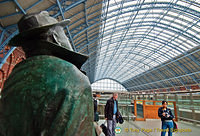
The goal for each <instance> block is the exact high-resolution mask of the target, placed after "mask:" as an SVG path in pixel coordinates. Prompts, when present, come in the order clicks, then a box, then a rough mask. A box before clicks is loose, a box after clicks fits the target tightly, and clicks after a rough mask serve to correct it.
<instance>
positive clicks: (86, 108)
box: [0, 55, 95, 136]
mask: <svg viewBox="0 0 200 136" xmlns="http://www.w3.org/2000/svg"><path fill="white" fill-rule="evenodd" d="M0 135H3V136H93V135H95V133H94V129H93V103H92V93H91V87H90V83H89V80H88V78H87V76H85V75H84V74H83V73H82V72H81V71H80V70H79V69H77V68H76V67H75V66H74V65H73V64H71V63H69V62H67V61H65V60H62V59H59V58H57V57H53V56H47V55H41V56H35V57H31V58H28V59H27V60H25V61H23V62H21V63H19V64H17V65H16V67H15V68H14V69H13V71H12V73H11V75H10V76H9V78H8V79H7V81H6V83H5V86H4V89H3V90H2V98H1V101H0Z"/></svg>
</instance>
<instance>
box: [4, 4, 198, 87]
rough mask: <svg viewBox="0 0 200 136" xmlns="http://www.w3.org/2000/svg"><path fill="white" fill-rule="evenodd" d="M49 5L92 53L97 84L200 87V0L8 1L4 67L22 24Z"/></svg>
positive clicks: (91, 74)
mask: <svg viewBox="0 0 200 136" xmlns="http://www.w3.org/2000/svg"><path fill="white" fill-rule="evenodd" d="M42 10H46V11H48V12H49V14H50V15H51V16H52V17H55V18H56V19H57V20H58V21H61V20H63V19H67V18H69V19H71V23H70V24H69V26H66V28H65V31H66V34H67V36H68V37H69V39H70V42H71V44H72V47H73V49H74V51H76V52H80V53H83V54H86V55H88V56H89V59H88V60H87V62H86V63H85V64H84V65H83V67H82V70H84V71H85V72H86V73H87V76H88V78H89V79H90V82H91V83H94V82H96V81H99V80H101V79H112V80H114V81H117V82H118V83H120V84H121V85H122V86H124V87H125V88H126V89H127V90H128V91H137V90H153V89H158V88H170V89H171V88H172V89H174V90H176V88H177V87H182V86H191V85H197V86H200V1H199V0H45V1H43V0H29V1H26V2H24V1H23V0H14V1H12V0H2V1H0V67H2V65H3V64H4V63H5V62H6V59H7V58H8V57H9V55H10V54H11V53H12V52H13V51H14V50H15V47H12V48H6V45H7V44H8V42H9V40H10V39H11V38H12V37H13V36H14V35H16V34H18V28H17V25H16V23H17V22H18V20H19V19H20V17H22V15H24V14H27V13H33V12H39V11H42Z"/></svg>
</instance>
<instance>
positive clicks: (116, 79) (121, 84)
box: [91, 77, 126, 89]
mask: <svg viewBox="0 0 200 136" xmlns="http://www.w3.org/2000/svg"><path fill="white" fill-rule="evenodd" d="M104 79H110V80H113V81H115V82H117V83H118V84H120V85H121V86H123V87H124V88H125V86H124V85H123V84H122V83H121V82H120V81H118V80H117V79H113V78H110V77H105V78H101V79H98V80H95V81H93V82H92V83H91V84H93V83H95V82H98V81H100V80H104ZM125 89H126V88H125Z"/></svg>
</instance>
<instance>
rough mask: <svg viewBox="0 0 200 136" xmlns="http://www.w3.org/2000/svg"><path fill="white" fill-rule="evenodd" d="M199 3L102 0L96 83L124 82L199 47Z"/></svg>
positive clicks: (160, 0)
mask: <svg viewBox="0 0 200 136" xmlns="http://www.w3.org/2000/svg"><path fill="white" fill-rule="evenodd" d="M199 5H200V2H199V1H197V0H196V1H195V0H192V1H191V0H109V1H108V0H104V7H103V10H102V20H103V23H102V27H101V31H100V33H101V34H102V35H103V36H102V38H101V39H100V40H99V53H98V55H97V61H96V72H95V73H96V74H95V80H99V79H101V78H112V79H116V80H118V81H119V82H122V83H123V82H124V81H126V80H128V79H130V78H132V77H134V76H136V75H138V74H141V73H143V72H145V71H147V70H149V69H151V68H154V67H156V66H158V65H161V64H162V63H164V62H166V61H168V60H170V59H172V58H174V57H176V56H178V55H180V54H183V53H184V52H186V51H188V50H190V49H192V48H194V47H195V46H199V41H200V36H199V31H198V30H200V22H199V20H200V12H199V11H200V6H199Z"/></svg>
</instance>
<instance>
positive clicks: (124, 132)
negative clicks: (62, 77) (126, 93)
mask: <svg viewBox="0 0 200 136" xmlns="http://www.w3.org/2000/svg"><path fill="white" fill-rule="evenodd" d="M103 122H105V120H100V121H99V122H98V124H99V125H100V124H102V123H103ZM177 124H178V131H179V132H174V133H173V136H199V135H200V126H198V125H193V124H190V123H187V122H183V121H179V122H178V123H177ZM105 125H107V124H105ZM117 126H118V127H120V128H121V133H120V134H116V136H160V133H161V132H160V128H161V121H160V120H158V119H149V120H146V121H125V122H124V123H123V124H117ZM167 135H168V134H166V136H167ZM100 136H104V134H103V133H102V134H101V135H100Z"/></svg>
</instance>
